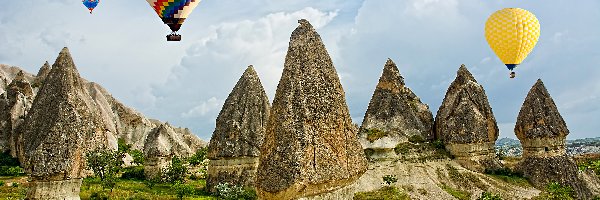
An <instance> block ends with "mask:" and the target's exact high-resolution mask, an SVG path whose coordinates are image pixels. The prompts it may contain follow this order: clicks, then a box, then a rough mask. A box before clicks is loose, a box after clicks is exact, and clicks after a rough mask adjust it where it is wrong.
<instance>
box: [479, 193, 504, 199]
mask: <svg viewBox="0 0 600 200" xmlns="http://www.w3.org/2000/svg"><path fill="white" fill-rule="evenodd" d="M477 200H502V198H500V196H499V195H496V194H493V193H491V192H483V193H481V196H479V198H477Z"/></svg>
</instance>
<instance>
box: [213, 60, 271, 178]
mask: <svg viewBox="0 0 600 200" xmlns="http://www.w3.org/2000/svg"><path fill="white" fill-rule="evenodd" d="M270 108H271V106H270V105H269V98H268V97H267V94H266V93H265V90H264V88H263V86H262V84H261V82H260V79H259V77H258V74H256V71H254V68H253V67H252V66H248V68H247V69H246V71H245V72H244V74H243V75H242V77H240V79H239V80H238V82H237V84H236V85H235V87H234V88H233V90H232V91H231V93H230V94H229V97H227V100H225V104H224V105H223V108H222V109H221V112H220V113H219V116H218V117H217V125H216V128H215V131H214V132H213V135H212V137H211V139H210V143H209V146H208V154H207V157H208V158H209V159H210V164H209V167H208V178H207V180H206V185H207V187H208V188H210V189H212V188H213V187H214V186H216V185H217V184H219V183H229V184H232V185H238V186H248V187H254V180H255V179H256V169H257V167H258V159H259V156H260V147H261V145H262V143H263V139H264V137H265V126H266V124H267V120H268V119H269V110H270Z"/></svg>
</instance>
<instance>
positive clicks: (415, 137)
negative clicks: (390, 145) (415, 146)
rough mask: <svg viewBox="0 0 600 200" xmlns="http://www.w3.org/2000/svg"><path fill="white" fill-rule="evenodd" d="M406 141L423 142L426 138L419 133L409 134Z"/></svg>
mask: <svg viewBox="0 0 600 200" xmlns="http://www.w3.org/2000/svg"><path fill="white" fill-rule="evenodd" d="M408 141H409V142H412V143H423V142H426V140H425V139H424V138H423V136H420V135H413V136H410V137H409V138H408Z"/></svg>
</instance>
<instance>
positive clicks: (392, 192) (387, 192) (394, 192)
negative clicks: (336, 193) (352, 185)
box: [354, 186, 410, 200]
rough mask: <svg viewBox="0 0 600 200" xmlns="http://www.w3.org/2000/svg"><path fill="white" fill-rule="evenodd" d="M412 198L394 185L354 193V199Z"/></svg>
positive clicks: (387, 199) (403, 199) (398, 199)
mask: <svg viewBox="0 0 600 200" xmlns="http://www.w3.org/2000/svg"><path fill="white" fill-rule="evenodd" d="M379 199H386V200H410V197H409V196H408V195H407V194H406V193H404V192H402V191H401V190H399V189H398V188H396V187H393V186H386V187H382V188H381V189H379V190H375V191H370V192H358V193H356V194H354V200H379Z"/></svg>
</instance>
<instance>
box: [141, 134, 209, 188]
mask: <svg viewBox="0 0 600 200" xmlns="http://www.w3.org/2000/svg"><path fill="white" fill-rule="evenodd" d="M176 129H177V128H174V127H172V126H171V125H169V124H168V123H165V124H161V125H160V126H158V127H157V128H155V129H154V130H152V131H151V132H150V134H148V137H147V138H146V142H145V144H144V156H145V159H144V160H145V161H144V173H145V174H146V176H147V177H154V176H156V175H157V174H158V172H159V171H160V170H161V169H163V168H164V167H165V166H167V165H168V164H169V163H170V161H171V158H173V157H174V156H177V157H179V158H186V157H189V156H191V155H193V154H194V153H195V152H196V150H197V149H198V148H200V147H202V146H205V144H202V143H198V142H197V141H194V140H190V137H189V135H186V134H181V132H177V131H175V130H176Z"/></svg>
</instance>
